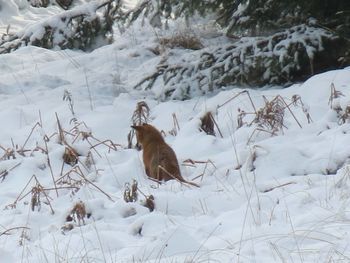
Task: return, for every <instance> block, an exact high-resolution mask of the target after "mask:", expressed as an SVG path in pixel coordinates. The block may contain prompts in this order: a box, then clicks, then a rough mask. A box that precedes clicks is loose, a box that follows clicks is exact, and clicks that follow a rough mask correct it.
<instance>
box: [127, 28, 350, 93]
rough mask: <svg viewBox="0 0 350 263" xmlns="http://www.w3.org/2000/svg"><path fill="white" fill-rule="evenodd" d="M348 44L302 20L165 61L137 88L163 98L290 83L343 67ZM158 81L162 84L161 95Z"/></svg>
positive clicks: (136, 86)
mask: <svg viewBox="0 0 350 263" xmlns="http://www.w3.org/2000/svg"><path fill="white" fill-rule="evenodd" d="M347 47H349V43H347V42H345V40H344V39H341V38H339V37H337V36H334V35H333V34H332V33H331V32H329V31H327V30H324V29H321V28H315V27H312V26H308V25H305V24H302V25H298V26H295V27H292V28H290V29H288V30H285V31H282V32H279V33H276V34H274V35H272V36H269V37H245V38H241V39H240V40H239V41H237V42H235V43H233V44H225V45H222V46H219V47H216V48H211V49H209V48H208V49H205V50H201V51H193V52H192V54H191V56H189V55H188V54H186V56H183V57H180V58H178V59H176V58H175V62H173V63H167V62H165V63H164V62H162V64H161V65H158V67H157V68H156V70H155V71H154V72H153V73H152V74H150V75H149V76H146V77H144V78H143V79H142V80H141V81H140V82H139V83H138V84H137V85H135V87H134V88H136V89H151V88H152V89H153V91H154V92H155V94H156V96H158V97H160V98H161V99H188V98H191V97H194V96H197V95H201V94H205V93H208V92H211V91H214V90H217V89H220V88H223V87H225V86H230V85H236V84H240V85H249V86H264V85H286V84H290V83H292V82H296V81H303V80H305V79H307V78H308V77H310V76H311V75H313V74H315V73H319V72H322V71H325V70H329V69H332V68H336V67H339V66H341V65H340V63H341V60H342V59H343V60H344V59H347V58H344V57H342V55H343V54H345V53H346V52H345V51H344V50H345V49H346V48H347ZM194 57H196V59H194ZM173 59H174V58H173ZM160 76H161V77H162V78H160ZM157 82H160V84H159V83H158V84H159V85H160V86H162V88H161V91H159V92H158V93H157V89H156V88H155V86H156V85H154V84H155V83H157ZM159 85H158V86H159ZM153 86H154V87H153Z"/></svg>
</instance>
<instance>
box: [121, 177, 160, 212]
mask: <svg viewBox="0 0 350 263" xmlns="http://www.w3.org/2000/svg"><path fill="white" fill-rule="evenodd" d="M138 193H140V194H141V195H143V197H144V198H145V200H141V202H140V203H141V205H143V206H145V207H147V208H148V209H149V211H150V212H152V211H153V210H154V208H155V203H154V196H153V195H145V194H144V193H143V192H142V191H141V190H140V189H139V187H138V183H137V181H136V180H135V179H133V180H132V183H131V185H130V184H129V183H126V184H125V189H124V194H123V198H124V201H125V202H126V203H134V202H136V201H137V200H138Z"/></svg>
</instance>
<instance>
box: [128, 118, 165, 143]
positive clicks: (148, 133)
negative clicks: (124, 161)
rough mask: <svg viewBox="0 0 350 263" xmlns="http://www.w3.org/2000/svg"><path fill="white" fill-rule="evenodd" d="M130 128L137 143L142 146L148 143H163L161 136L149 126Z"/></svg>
mask: <svg viewBox="0 0 350 263" xmlns="http://www.w3.org/2000/svg"><path fill="white" fill-rule="evenodd" d="M131 128H133V129H135V131H136V138H137V141H138V142H139V143H140V144H141V145H142V146H144V145H145V144H146V143H149V142H163V141H164V139H163V137H162V134H161V133H160V132H159V131H158V130H157V129H156V128H155V127H154V126H152V125H150V124H146V123H144V124H142V125H133V126H131Z"/></svg>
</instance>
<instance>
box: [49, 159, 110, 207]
mask: <svg viewBox="0 0 350 263" xmlns="http://www.w3.org/2000/svg"><path fill="white" fill-rule="evenodd" d="M74 175H76V176H78V178H79V179H76V178H74ZM55 184H58V185H63V186H71V187H72V188H78V189H79V188H80V187H81V186H82V185H84V184H90V185H92V186H93V187H94V188H96V189H97V190H98V191H99V192H101V193H102V194H104V195H105V196H106V197H107V198H108V199H109V200H111V201H112V202H114V200H113V199H112V197H111V196H110V195H109V194H107V193H106V192H105V191H103V190H102V189H101V188H100V187H98V186H97V185H96V184H95V183H93V182H92V181H91V180H89V179H87V178H86V176H85V175H84V173H83V171H82V170H81V168H80V166H77V165H76V166H74V167H73V168H72V169H71V170H69V171H68V172H66V173H65V174H63V175H62V176H60V177H59V178H58V179H57V180H56V181H55Z"/></svg>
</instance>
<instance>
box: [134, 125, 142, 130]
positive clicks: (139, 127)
mask: <svg viewBox="0 0 350 263" xmlns="http://www.w3.org/2000/svg"><path fill="white" fill-rule="evenodd" d="M131 128H133V129H135V130H137V131H140V130H141V129H142V126H138V125H131Z"/></svg>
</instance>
